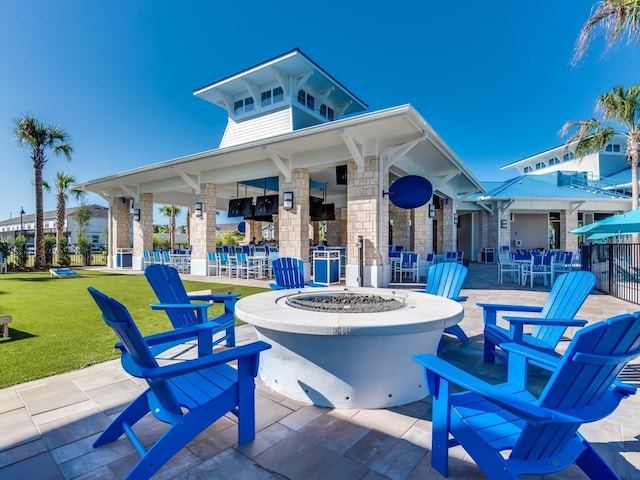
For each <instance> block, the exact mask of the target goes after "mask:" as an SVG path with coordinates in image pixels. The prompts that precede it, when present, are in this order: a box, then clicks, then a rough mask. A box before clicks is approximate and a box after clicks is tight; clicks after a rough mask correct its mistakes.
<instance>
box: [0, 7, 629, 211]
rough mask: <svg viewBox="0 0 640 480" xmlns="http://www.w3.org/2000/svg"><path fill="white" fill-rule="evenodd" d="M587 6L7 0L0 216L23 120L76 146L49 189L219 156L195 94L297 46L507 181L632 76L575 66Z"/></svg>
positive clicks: (22, 162) (13, 197)
mask: <svg viewBox="0 0 640 480" xmlns="http://www.w3.org/2000/svg"><path fill="white" fill-rule="evenodd" d="M594 3H595V2H593V1H590V0H586V1H585V0H563V1H561V2H558V1H553V0H543V1H539V2H524V1H513V0H496V1H494V2H478V1H476V0H473V1H471V0H462V1H457V2H422V1H417V0H414V1H407V2H397V3H395V2H382V1H380V2H371V1H370V0H367V1H361V0H355V1H349V2H345V1H340V2H336V1H332V0H328V1H324V2H320V3H317V2H316V3H314V2H312V3H311V4H308V3H306V2H299V1H296V2H293V1H288V0H283V1H280V2H271V3H265V2H253V1H247V2H214V1H210V0H209V1H201V0H197V1H196V0H194V1H188V2H168V1H150V0H149V1H135V0H110V1H108V2H98V1H82V0H76V1H71V0H56V1H55V2H52V1H50V0H32V1H23V2H3V6H2V15H0V159H1V164H2V171H1V172H0V219H6V218H9V215H10V214H12V215H13V216H14V217H15V216H17V215H19V211H20V207H21V206H22V207H24V209H25V211H26V212H27V213H32V212H33V211H34V194H33V187H32V179H33V168H32V163H31V160H30V158H29V152H28V151H27V150H26V149H23V148H20V147H19V146H18V145H17V143H16V142H15V139H14V137H13V134H12V120H13V119H15V118H16V117H19V116H20V115H21V114H24V113H27V112H29V113H32V114H33V115H35V116H36V117H37V118H39V119H40V120H42V121H44V122H46V123H50V124H58V125H60V126H61V127H63V128H64V129H65V130H66V131H67V132H68V133H69V135H70V137H71V141H72V145H73V147H74V149H75V152H74V154H73V159H72V161H71V162H70V163H69V162H67V161H66V160H65V159H64V158H62V157H60V158H56V157H53V156H51V155H50V156H49V162H48V163H47V164H46V166H45V170H44V176H45V179H53V177H54V175H55V172H56V171H57V170H63V171H65V172H68V173H71V174H73V175H74V176H75V177H76V178H77V179H78V180H79V181H86V180H92V179H96V178H99V177H102V176H106V175H111V174H114V173H117V172H121V171H124V170H128V169H130V168H134V167H139V166H142V165H147V164H150V163H156V162H160V161H164V160H168V159H171V158H175V157H179V156H182V155H187V154H191V153H195V152H200V151H204V150H209V149H212V148H216V147H217V146H218V144H219V141H220V139H221V137H222V133H223V131H224V128H225V125H226V114H225V112H224V111H223V110H222V109H220V108H218V107H215V106H214V105H212V104H209V103H207V102H205V101H203V100H200V99H198V98H196V97H194V96H193V94H192V92H193V90H194V89H196V88H199V87H201V86H204V85H206V84H209V83H211V82H213V81H216V80H218V79H220V78H222V77H225V76H227V75H230V74H233V73H236V72H238V71H240V70H242V69H244V68H247V67H249V66H252V65H254V64H256V63H260V62H261V61H263V60H266V59H269V58H271V57H274V56H276V55H279V54H281V53H284V52H287V51H289V50H291V49H293V48H295V47H298V48H300V49H301V50H302V51H303V52H304V53H305V54H307V55H308V56H309V57H311V58H312V59H313V60H314V61H315V62H316V63H318V64H319V65H321V66H322V67H323V68H325V69H326V70H327V71H328V72H330V73H331V74H332V75H333V76H335V78H336V79H338V80H339V81H340V82H341V83H343V84H344V85H345V86H346V87H347V88H349V89H350V90H351V91H352V92H353V93H354V94H356V95H357V96H358V97H359V98H361V99H362V100H363V101H364V102H366V103H367V104H368V105H369V111H375V110H379V109H382V108H387V107H392V106H396V105H401V104H405V103H410V104H412V105H413V106H414V107H415V108H416V109H417V110H418V111H419V112H420V113H421V114H422V116H423V117H424V118H425V119H426V120H427V121H428V122H429V123H430V124H431V125H432V126H433V127H434V128H435V130H436V131H437V132H438V133H439V134H440V135H441V136H442V138H443V139H444V140H445V142H447V143H448V144H449V146H450V147H451V148H452V149H453V151H455V152H456V154H457V155H458V156H459V157H460V158H461V159H462V160H463V161H464V162H465V163H466V164H467V165H468V166H469V168H470V169H471V170H472V171H473V172H474V173H475V174H476V176H477V177H478V178H479V179H480V180H500V179H506V178H510V177H511V176H513V175H514V174H515V171H513V172H509V171H500V170H499V167H500V166H503V165H505V164H508V163H511V162H513V161H516V160H519V159H521V158H524V157H527V156H529V155H532V154H535V153H538V152H540V151H543V150H546V149H548V148H551V147H554V146H557V145H560V144H562V143H563V141H564V140H563V139H562V138H561V137H560V136H559V134H558V132H559V130H560V128H561V127H562V125H563V123H564V122H565V121H566V120H574V119H582V118H588V117H590V116H592V115H593V108H594V104H595V100H596V98H597V97H598V95H600V94H602V93H604V92H606V91H608V90H609V89H610V88H611V87H613V86H615V85H619V84H622V85H626V86H628V85H633V84H635V83H637V82H638V81H639V79H640V75H639V73H640V62H638V58H639V57H640V46H635V45H633V46H626V45H624V44H623V45H618V46H617V47H616V48H614V49H613V50H612V51H611V52H609V53H608V54H606V55H603V52H604V48H603V42H602V41H600V42H596V43H595V44H594V45H593V46H592V48H591V49H590V50H589V55H588V57H587V59H586V60H585V61H584V62H582V64H581V65H579V66H578V67H576V68H572V67H570V66H569V60H570V58H571V55H572V50H573V45H574V42H575V39H576V37H577V34H578V32H579V30H580V27H581V26H582V24H583V23H584V21H585V20H586V19H587V18H588V16H589V14H590V12H591V8H592V6H593V4H594ZM88 200H89V201H90V202H96V201H97V202H98V203H102V204H106V203H105V202H104V201H102V200H100V199H99V197H94V196H92V197H89V199H88ZM72 205H73V203H72ZM54 207H55V200H54V198H53V195H46V194H45V208H46V209H53V208H54ZM161 219H162V217H161V216H159V215H156V221H157V222H160V221H162V223H166V219H164V220H161Z"/></svg>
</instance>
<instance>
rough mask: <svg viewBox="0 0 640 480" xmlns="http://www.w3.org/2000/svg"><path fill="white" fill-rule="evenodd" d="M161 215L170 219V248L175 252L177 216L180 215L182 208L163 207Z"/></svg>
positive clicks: (173, 206)
mask: <svg viewBox="0 0 640 480" xmlns="http://www.w3.org/2000/svg"><path fill="white" fill-rule="evenodd" d="M160 213H161V214H163V215H165V216H167V217H169V248H170V249H171V250H173V249H174V248H175V246H176V215H178V214H179V213H180V207H176V206H175V205H163V206H162V207H160Z"/></svg>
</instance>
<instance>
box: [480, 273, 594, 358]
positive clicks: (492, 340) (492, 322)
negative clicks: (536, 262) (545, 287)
mask: <svg viewBox="0 0 640 480" xmlns="http://www.w3.org/2000/svg"><path fill="white" fill-rule="evenodd" d="M595 285H596V276H595V275H594V274H593V273H591V272H585V271H576V272H570V273H565V274H563V275H560V276H559V277H558V279H557V280H556V282H555V283H554V285H553V287H552V289H551V291H550V292H549V296H548V297H547V301H546V302H545V304H544V306H542V307H539V306H529V305H505V304H491V303H478V304H477V305H478V306H479V307H482V309H483V320H484V361H485V362H493V361H494V360H495V358H498V359H499V360H501V361H503V362H505V363H506V357H505V356H504V355H503V354H502V353H501V352H500V351H499V350H497V347H499V346H500V344H502V343H506V342H517V343H524V344H526V345H528V346H530V347H534V348H537V349H539V350H545V351H547V352H552V351H553V350H554V349H555V348H556V346H557V344H558V342H559V341H560V340H561V338H562V335H564V332H565V330H566V329H567V327H570V326H573V327H582V326H584V325H585V324H586V323H587V322H586V320H573V317H575V315H576V313H578V310H580V307H581V306H582V304H583V303H584V301H585V300H586V299H587V297H588V296H589V293H591V290H593V287H595ZM500 311H507V312H531V313H538V316H537V317H513V316H505V317H502V318H503V319H504V320H506V321H507V322H509V328H508V329H505V328H502V327H500V326H498V325H497V313H498V312H500ZM524 325H535V327H534V329H533V331H532V332H531V333H526V334H525V333H524V328H523V327H524Z"/></svg>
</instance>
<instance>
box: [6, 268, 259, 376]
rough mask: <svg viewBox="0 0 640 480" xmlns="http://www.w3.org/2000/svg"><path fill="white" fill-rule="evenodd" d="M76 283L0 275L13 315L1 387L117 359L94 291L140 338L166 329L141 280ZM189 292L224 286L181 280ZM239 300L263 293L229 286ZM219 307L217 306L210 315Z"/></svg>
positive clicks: (111, 277)
mask: <svg viewBox="0 0 640 480" xmlns="http://www.w3.org/2000/svg"><path fill="white" fill-rule="evenodd" d="M77 271H78V272H79V273H80V277H78V278H70V279H59V278H55V277H51V276H50V275H49V273H48V272H43V273H9V274H6V275H0V315H12V316H13V322H12V323H10V324H9V335H10V338H8V339H7V338H0V388H4V387H8V386H10V385H15V384H18V383H23V382H27V381H30V380H35V379H38V378H43V377H47V376H50V375H54V374H57V373H63V372H67V371H70V370H77V369H79V368H84V367H87V366H89V365H94V364H96V363H100V362H104V361H106V360H111V359H114V358H118V357H119V352H118V351H117V350H115V349H114V348H113V345H114V343H115V342H116V336H115V334H114V333H113V331H112V330H111V329H110V328H109V327H107V326H106V325H105V323H104V322H103V321H102V318H101V316H100V312H99V310H98V307H97V306H96V304H95V303H94V301H93V299H92V298H91V296H90V295H89V292H87V287H89V286H93V287H95V288H97V289H98V290H101V291H102V292H104V293H105V294H107V295H109V296H111V297H114V298H115V299H117V300H118V301H120V302H121V303H123V304H124V305H125V306H126V307H127V308H128V309H129V311H130V312H131V316H132V317H133V319H134V320H135V321H136V323H137V324H138V326H139V328H140V330H141V331H142V334H143V335H149V334H152V333H157V332H161V331H164V330H169V329H171V328H172V327H171V324H170V323H169V320H168V319H167V317H166V315H165V314H164V313H163V312H159V311H152V310H151V309H150V308H149V304H150V303H155V302H157V298H156V297H155V295H154V293H153V291H152V290H151V287H150V286H149V284H148V283H147V280H146V278H145V277H144V275H124V274H117V273H105V272H97V271H92V270H77ZM184 284H185V288H186V289H187V290H188V291H192V290H203V289H207V288H216V287H223V286H224V285H222V284H212V283H205V282H194V281H185V282H184ZM233 288H234V290H233V291H234V293H240V294H242V295H243V296H246V295H251V294H253V293H258V292H261V291H264V289H262V288H258V287H248V286H247V287H245V286H238V285H234V287H233ZM215 308H217V309H219V310H220V311H221V309H222V307H221V306H218V305H216V306H215V307H212V308H211V309H210V310H209V312H210V314H213V312H215V311H216V310H214V309H215Z"/></svg>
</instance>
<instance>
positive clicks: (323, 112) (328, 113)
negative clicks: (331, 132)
mask: <svg viewBox="0 0 640 480" xmlns="http://www.w3.org/2000/svg"><path fill="white" fill-rule="evenodd" d="M320 116H322V117H324V118H326V119H327V120H334V118H335V114H334V112H333V108H331V107H327V105H326V104H324V103H323V104H322V105H320Z"/></svg>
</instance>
